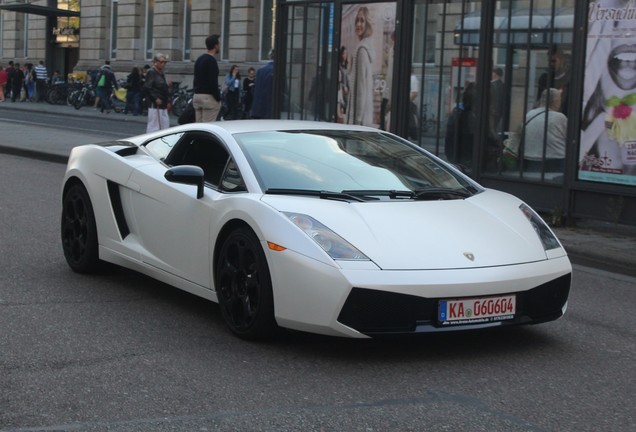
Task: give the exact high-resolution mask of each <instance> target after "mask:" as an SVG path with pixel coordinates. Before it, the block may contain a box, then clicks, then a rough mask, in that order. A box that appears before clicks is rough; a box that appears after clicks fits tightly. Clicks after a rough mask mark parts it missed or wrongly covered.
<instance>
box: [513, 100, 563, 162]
mask: <svg viewBox="0 0 636 432" xmlns="http://www.w3.org/2000/svg"><path fill="white" fill-rule="evenodd" d="M562 97H563V96H562V93H561V90H558V89H554V88H550V89H546V90H544V91H543V93H542V94H541V96H540V97H539V106H538V107H537V108H535V109H533V110H531V111H528V113H527V114H526V118H525V124H524V129H523V130H524V141H523V142H524V149H523V159H524V169H525V170H526V171H534V172H540V171H541V169H542V168H543V169H544V171H545V172H560V173H562V172H563V169H564V167H565V146H566V137H567V129H568V118H567V117H566V116H565V114H563V113H562V112H560V109H561V107H562V106H563V105H562V101H561V98H562ZM546 123H547V124H546ZM546 134H547V135H546Z"/></svg>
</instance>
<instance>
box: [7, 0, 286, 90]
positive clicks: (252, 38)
mask: <svg viewBox="0 0 636 432" xmlns="http://www.w3.org/2000/svg"><path fill="white" fill-rule="evenodd" d="M14 5H15V2H14V1H13V0H11V1H8V0H1V1H0V11H1V14H2V15H1V20H0V65H3V66H4V65H6V64H7V63H8V61H9V60H13V61H15V62H19V63H20V64H24V63H28V62H31V63H34V64H37V63H38V62H39V61H40V60H45V62H46V65H47V68H48V69H49V71H53V70H56V69H57V70H60V72H61V73H62V74H63V75H68V74H69V73H79V74H81V73H82V72H86V71H88V70H91V69H94V68H96V67H99V66H101V65H102V64H103V63H104V61H106V60H109V61H110V62H111V66H112V68H113V70H114V71H115V72H116V73H117V74H118V75H120V76H123V75H125V74H127V73H128V72H129V71H130V70H131V68H132V67H133V66H139V67H141V66H143V65H145V64H149V63H150V62H151V60H152V56H153V54H154V53H155V52H161V53H162V54H165V55H167V56H168V57H169V59H170V63H169V65H168V67H167V69H166V72H167V74H168V76H169V78H170V79H171V80H173V81H180V82H183V83H186V84H187V83H190V82H191V80H192V64H193V62H194V60H195V59H196V58H197V57H198V56H199V55H200V54H202V53H204V52H205V38H206V37H207V36H209V35H210V34H215V33H216V34H219V35H221V42H222V48H221V55H220V57H221V59H220V60H221V61H220V68H221V73H225V72H226V70H227V69H229V67H230V65H231V64H238V65H239V67H241V69H242V70H243V69H246V68H247V65H254V66H255V67H258V66H259V65H260V64H261V63H262V62H264V61H265V60H266V59H267V52H268V51H269V50H270V49H271V48H272V33H273V28H274V27H273V17H274V13H273V9H274V1H273V0H225V1H222V0H34V1H33V2H31V3H28V4H26V3H24V4H22V5H21V6H20V5H18V6H19V7H15V6H14ZM68 11H71V13H75V14H76V15H78V16H65V15H66V14H68V13H69V12H68ZM244 66H245V67H244Z"/></svg>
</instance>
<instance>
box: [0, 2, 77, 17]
mask: <svg viewBox="0 0 636 432" xmlns="http://www.w3.org/2000/svg"><path fill="white" fill-rule="evenodd" d="M0 9H1V10H6V11H11V12H22V13H27V14H32V15H44V16H47V17H78V16H80V13H79V12H77V11H70V10H67V9H58V8H53V7H48V6H39V5H34V4H31V3H9V4H3V5H0Z"/></svg>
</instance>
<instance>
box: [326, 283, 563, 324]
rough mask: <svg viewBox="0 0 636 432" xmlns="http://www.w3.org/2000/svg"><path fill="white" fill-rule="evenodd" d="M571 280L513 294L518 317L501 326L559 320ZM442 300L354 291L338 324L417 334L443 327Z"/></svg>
mask: <svg viewBox="0 0 636 432" xmlns="http://www.w3.org/2000/svg"><path fill="white" fill-rule="evenodd" d="M570 281H571V275H570V274H567V275H565V276H562V277H560V278H557V279H554V280H552V281H550V282H547V283H545V284H543V285H540V286H538V287H536V288H533V289H531V290H529V291H524V292H520V293H515V292H511V293H509V294H515V295H516V297H517V314H516V316H515V318H514V319H513V320H509V321H502V322H501V324H502V325H511V324H522V323H539V322H545V321H552V320H555V319H557V318H559V317H560V316H561V315H562V309H563V305H564V304H565V302H566V301H567V298H568V294H569V292H570ZM502 295H506V294H502ZM439 300H441V299H439V298H425V297H418V296H413V295H407V294H396V293H390V292H386V291H377V290H371V289H367V288H353V289H352V290H351V292H350V293H349V296H348V297H347V301H346V302H345V304H344V306H343V308H342V310H341V311H340V315H339V316H338V321H339V322H340V323H342V324H344V325H346V326H348V327H351V328H353V329H355V330H357V331H359V332H361V333H364V334H368V335H374V334H391V333H414V332H416V331H420V330H423V329H427V330H425V331H431V330H433V331H434V329H435V328H436V327H438V326H439V323H438V321H437V306H438V302H439ZM462 328H467V327H462ZM458 329H459V328H458ZM423 331H424V330H423Z"/></svg>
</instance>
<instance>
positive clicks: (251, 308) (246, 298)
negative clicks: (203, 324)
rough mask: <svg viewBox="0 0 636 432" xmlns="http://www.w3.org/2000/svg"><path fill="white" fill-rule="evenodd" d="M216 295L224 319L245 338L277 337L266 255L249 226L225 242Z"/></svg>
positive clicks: (219, 266) (231, 234) (234, 232)
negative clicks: (274, 335) (275, 335)
mask: <svg viewBox="0 0 636 432" xmlns="http://www.w3.org/2000/svg"><path fill="white" fill-rule="evenodd" d="M215 275H216V277H215V282H216V292H217V297H218V300H219V305H220V307H221V314H222V316H223V320H224V321H225V323H226V324H227V326H228V327H229V328H230V330H231V331H232V333H234V334H235V335H237V336H239V337H241V338H244V339H263V338H266V337H268V336H271V335H273V334H274V332H275V330H276V321H275V319H274V299H273V294H272V282H271V278H270V274H269V268H268V267H267V260H266V259H265V253H264V252H263V249H262V248H261V245H260V243H259V241H258V238H257V237H256V235H255V234H254V232H252V231H251V230H250V229H249V228H247V227H242V228H238V229H236V230H234V231H233V232H231V233H230V235H229V236H228V237H227V238H226V239H225V241H224V242H223V245H222V247H221V251H220V253H219V257H218V260H217V265H216V271H215Z"/></svg>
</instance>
